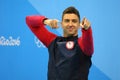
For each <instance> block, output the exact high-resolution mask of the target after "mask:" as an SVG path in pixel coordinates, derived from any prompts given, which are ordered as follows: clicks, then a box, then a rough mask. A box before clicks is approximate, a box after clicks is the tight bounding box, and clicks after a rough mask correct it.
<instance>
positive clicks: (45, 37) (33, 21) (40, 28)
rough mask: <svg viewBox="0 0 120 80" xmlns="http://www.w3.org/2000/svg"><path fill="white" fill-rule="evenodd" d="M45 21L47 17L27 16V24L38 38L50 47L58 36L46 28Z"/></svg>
mask: <svg viewBox="0 0 120 80" xmlns="http://www.w3.org/2000/svg"><path fill="white" fill-rule="evenodd" d="M44 19H45V16H36V15H35V16H27V17H26V23H27V25H28V26H29V28H30V29H31V31H32V32H33V33H34V34H35V35H36V36H37V38H38V39H39V40H40V41H41V42H42V43H43V44H44V45H45V46H46V47H48V46H49V45H50V43H51V42H52V41H53V40H54V39H55V38H56V37H57V36H56V35H55V34H53V33H51V32H49V31H48V30H47V29H46V28H45V25H44V24H43V20H44Z"/></svg>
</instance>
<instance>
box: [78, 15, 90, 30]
mask: <svg viewBox="0 0 120 80" xmlns="http://www.w3.org/2000/svg"><path fill="white" fill-rule="evenodd" d="M90 25H91V24H90V22H89V21H88V20H87V18H86V17H84V18H83V20H82V22H81V23H80V26H81V27H82V28H84V29H88V28H89V27H90Z"/></svg>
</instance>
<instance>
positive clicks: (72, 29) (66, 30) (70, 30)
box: [61, 14, 80, 37]
mask: <svg viewBox="0 0 120 80" xmlns="http://www.w3.org/2000/svg"><path fill="white" fill-rule="evenodd" d="M61 24H62V28H63V36H64V37H68V36H77V35H78V29H79V27H80V23H79V18H78V16H77V15H76V14H64V16H63V19H62V23H61Z"/></svg>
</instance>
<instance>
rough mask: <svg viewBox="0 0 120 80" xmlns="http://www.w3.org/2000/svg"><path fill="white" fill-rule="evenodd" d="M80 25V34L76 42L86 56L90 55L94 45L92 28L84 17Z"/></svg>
mask: <svg viewBox="0 0 120 80" xmlns="http://www.w3.org/2000/svg"><path fill="white" fill-rule="evenodd" d="M81 26H82V36H81V37H80V38H79V39H78V43H79V46H80V47H81V49H82V51H83V52H84V53H85V54H86V55H87V56H91V55H92V54H93V52H94V47H93V36H92V29H91V27H90V22H89V21H88V20H87V19H85V18H84V19H83V21H82V24H81Z"/></svg>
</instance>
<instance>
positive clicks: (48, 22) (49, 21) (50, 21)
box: [44, 19, 58, 29]
mask: <svg viewBox="0 0 120 80" xmlns="http://www.w3.org/2000/svg"><path fill="white" fill-rule="evenodd" d="M57 23H58V20H57V19H46V20H45V21H44V24H46V25H48V26H50V27H51V28H52V29H56V28H58V25H57Z"/></svg>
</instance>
